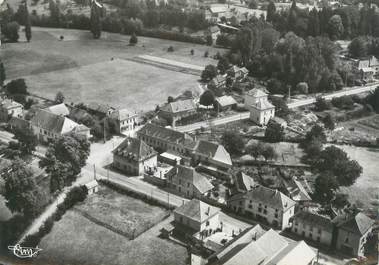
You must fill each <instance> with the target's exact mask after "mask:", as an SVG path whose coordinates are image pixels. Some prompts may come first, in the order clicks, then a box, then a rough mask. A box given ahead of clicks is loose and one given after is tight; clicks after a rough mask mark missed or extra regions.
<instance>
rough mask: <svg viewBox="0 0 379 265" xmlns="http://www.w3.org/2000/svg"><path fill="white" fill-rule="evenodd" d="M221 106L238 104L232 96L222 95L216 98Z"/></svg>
mask: <svg viewBox="0 0 379 265" xmlns="http://www.w3.org/2000/svg"><path fill="white" fill-rule="evenodd" d="M215 100H216V101H217V102H218V104H220V106H221V107H226V106H231V105H235V104H237V101H236V100H235V99H234V98H233V97H232V96H222V97H218V98H216V99H215Z"/></svg>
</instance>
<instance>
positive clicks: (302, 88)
mask: <svg viewBox="0 0 379 265" xmlns="http://www.w3.org/2000/svg"><path fill="white" fill-rule="evenodd" d="M296 90H297V91H298V93H301V94H308V84H307V83H306V82H300V83H298V84H297V85H296Z"/></svg>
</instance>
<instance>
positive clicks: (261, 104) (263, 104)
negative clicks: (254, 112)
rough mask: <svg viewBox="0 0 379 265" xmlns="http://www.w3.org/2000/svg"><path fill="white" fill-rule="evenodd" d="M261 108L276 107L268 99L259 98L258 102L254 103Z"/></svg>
mask: <svg viewBox="0 0 379 265" xmlns="http://www.w3.org/2000/svg"><path fill="white" fill-rule="evenodd" d="M253 106H254V107H256V108H257V109H259V110H266V109H274V108H275V106H274V105H272V104H271V103H270V102H269V101H268V100H266V99H265V100H259V101H258V102H257V103H256V104H254V105H253Z"/></svg>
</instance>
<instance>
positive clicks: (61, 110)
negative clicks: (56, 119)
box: [45, 103, 70, 116]
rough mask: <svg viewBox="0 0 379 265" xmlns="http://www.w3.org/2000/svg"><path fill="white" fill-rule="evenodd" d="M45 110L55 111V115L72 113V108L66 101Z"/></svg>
mask: <svg viewBox="0 0 379 265" xmlns="http://www.w3.org/2000/svg"><path fill="white" fill-rule="evenodd" d="M45 110H46V111H49V112H51V113H54V114H55V115H62V116H67V115H68V114H70V110H69V109H68V108H67V106H66V104H64V103H61V104H57V105H53V106H50V107H47V108H46V109H45Z"/></svg>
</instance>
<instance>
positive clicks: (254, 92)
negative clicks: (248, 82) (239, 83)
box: [246, 88, 267, 97]
mask: <svg viewBox="0 0 379 265" xmlns="http://www.w3.org/2000/svg"><path fill="white" fill-rule="evenodd" d="M246 95H249V96H252V97H267V94H266V93H265V92H263V91H262V90H260V89H257V88H253V89H251V90H249V91H247V93H246Z"/></svg>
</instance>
